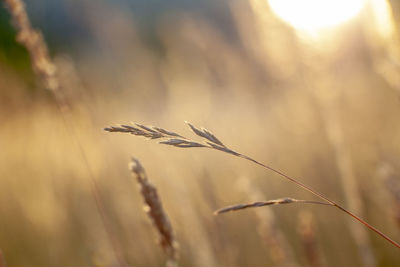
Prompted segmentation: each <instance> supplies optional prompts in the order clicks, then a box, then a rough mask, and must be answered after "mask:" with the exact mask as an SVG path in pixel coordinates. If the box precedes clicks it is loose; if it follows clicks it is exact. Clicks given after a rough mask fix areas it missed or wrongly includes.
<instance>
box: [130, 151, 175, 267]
mask: <svg viewBox="0 0 400 267" xmlns="http://www.w3.org/2000/svg"><path fill="white" fill-rule="evenodd" d="M130 170H131V171H132V173H133V175H134V176H135V177H136V180H137V182H138V184H139V186H140V193H141V194H142V197H143V200H144V202H145V204H146V210H147V213H148V215H149V217H150V219H151V221H152V223H153V225H154V227H155V228H156V230H157V232H158V233H159V237H160V245H161V247H162V248H163V250H164V252H165V254H166V255H167V256H168V263H167V265H168V266H176V261H177V258H178V243H177V242H176V241H175V235H174V232H173V229H172V226H171V223H170V221H169V219H168V216H167V214H166V212H165V211H164V208H163V206H162V202H161V199H160V197H159V196H158V193H157V189H156V187H155V186H154V185H152V184H151V183H150V182H149V180H148V178H147V175H146V172H145V170H144V168H143V166H142V165H141V164H140V162H139V161H138V160H137V159H135V158H132V161H131V163H130Z"/></svg>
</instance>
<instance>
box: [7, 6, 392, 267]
mask: <svg viewBox="0 0 400 267" xmlns="http://www.w3.org/2000/svg"><path fill="white" fill-rule="evenodd" d="M64 2H65V3H64V5H65V8H66V10H67V11H66V12H71V14H72V13H73V15H74V16H76V17H77V18H76V21H77V23H81V24H82V25H84V27H85V29H86V30H87V31H88V32H90V34H91V41H87V42H84V41H82V42H75V43H74V47H68V45H69V44H68V43H66V44H64V47H61V48H60V46H57V45H54V46H52V42H48V43H49V48H50V51H51V53H50V54H51V58H52V59H53V60H54V63H55V65H56V66H57V70H58V72H57V75H58V76H57V77H58V79H59V82H60V85H61V89H62V90H63V93H64V94H65V95H66V97H67V101H68V105H69V106H70V110H69V111H68V114H67V116H65V114H63V111H60V109H59V107H58V106H57V104H56V101H55V99H54V97H53V95H52V94H51V93H50V92H49V91H48V90H45V89H44V88H43V86H41V83H40V79H38V78H37V77H36V76H37V75H35V72H34V71H32V69H31V68H30V58H29V55H28V53H27V52H26V50H25V49H24V47H23V46H21V45H20V44H18V43H17V42H16V41H15V31H14V30H13V28H12V24H11V22H10V16H9V15H8V13H7V10H6V9H5V8H4V10H1V13H0V16H1V17H0V18H1V21H0V22H1V24H0V25H1V27H2V28H1V30H2V31H1V35H2V36H1V37H0V38H1V39H2V41H1V47H0V49H1V50H0V104H1V105H0V122H1V123H0V150H1V153H0V188H1V191H0V192H1V193H0V255H1V256H0V258H2V260H3V261H4V264H3V265H4V266H16V267H19V266H41V267H45V266H121V265H126V266H139V267H140V266H164V265H165V262H166V256H165V255H164V254H163V250H162V249H161V248H160V246H159V245H158V244H157V242H156V241H157V238H158V237H157V234H156V232H155V230H154V228H153V227H152V224H151V222H150V220H149V218H148V217H147V215H146V213H145V212H144V208H143V201H142V199H141V195H140V194H139V191H138V188H137V184H136V181H135V179H134V177H133V176H132V174H131V173H130V170H129V168H128V163H129V162H130V158H131V156H134V157H136V158H138V159H139V160H140V162H141V163H142V165H143V167H144V168H145V170H146V172H147V175H148V178H149V180H150V181H151V183H152V184H153V185H155V186H156V187H157V190H158V193H159V195H160V197H161V200H162V202H163V207H164V209H165V212H166V213H167V214H168V216H169V219H170V221H171V225H172V227H173V229H174V232H175V235H176V241H177V242H178V243H179V260H178V264H179V266H199V267H200V266H201V267H203V266H204V267H214V266H229V267H234V266H311V267H318V266H368V267H374V266H388V267H389V266H398V265H400V253H399V249H398V248H396V247H395V246H393V245H392V244H390V243H389V242H387V241H386V240H384V239H383V238H381V237H380V236H378V235H377V234H375V233H373V232H372V231H370V230H368V229H367V228H365V227H364V226H363V225H362V224H360V223H358V222H357V221H355V220H353V219H352V218H351V217H349V216H346V214H344V213H342V212H340V211H339V210H337V209H334V208H332V207H329V206H320V205H307V204H293V205H280V206H273V207H260V208H254V209H248V210H244V211H237V212H232V213H228V214H221V215H218V216H215V215H214V211H215V210H217V209H219V208H221V207H224V206H227V205H232V204H236V203H247V202H252V201H264V200H270V199H277V198H281V197H292V198H296V199H307V200H318V199H317V198H316V197H314V196H313V195H311V194H310V193H308V192H306V191H304V190H302V189H301V188H299V187H297V186H295V185H294V184H292V183H289V182H288V181H286V180H284V179H282V177H280V176H278V175H276V174H274V173H273V172H269V171H266V170H265V169H262V168H260V167H259V166H257V165H254V164H251V163H250V162H248V161H245V160H243V159H239V158H237V157H234V156H232V155H228V154H224V153H221V152H219V151H215V150H210V149H203V148H185V149H182V148H176V147H171V146H167V145H160V144H157V142H156V141H157V140H155V141H149V140H145V139H144V138H139V137H135V136H133V135H128V134H122V133H109V132H106V131H104V130H103V129H104V128H105V127H109V126H115V125H119V124H129V123H130V122H137V123H142V124H144V125H154V126H158V127H162V128H163V129H167V130H171V131H174V132H177V133H179V134H182V135H183V136H185V137H189V138H190V139H194V140H200V139H199V138H198V137H197V136H196V135H194V134H193V133H192V132H191V131H190V128H189V127H187V125H186V124H185V123H184V121H185V120H187V121H189V122H191V123H193V124H194V125H197V126H204V127H205V128H207V129H209V130H211V131H212V132H213V133H214V134H215V135H216V136H217V137H218V138H220V139H221V140H222V141H223V142H224V143H225V144H226V145H228V146H229V147H230V148H232V149H234V150H235V151H238V152H240V153H243V154H245V155H248V156H250V157H252V158H254V159H256V160H257V161H260V162H262V163H264V164H267V165H268V166H271V167H273V168H276V169H278V170H280V171H282V172H284V173H285V174H287V175H290V176H291V177H295V178H297V179H298V180H299V181H302V182H304V183H305V184H307V185H310V186H311V187H312V188H314V189H316V190H317V191H319V192H321V193H323V194H324V195H326V196H328V197H329V198H330V199H333V200H335V201H336V202H338V203H340V204H342V205H343V206H345V207H347V208H348V209H349V210H351V211H353V212H354V213H355V214H357V215H359V216H360V217H362V218H364V219H365V220H366V221H367V222H369V223H370V224H372V225H374V226H375V227H377V228H378V229H379V230H381V231H382V232H384V233H385V234H387V235H388V236H390V237H391V238H392V239H393V240H397V241H400V163H399V160H398V159H399V158H400V124H399V117H400V43H399V41H400V39H399V36H400V35H399V34H400V33H399V18H400V6H399V5H398V3H397V2H396V1H392V2H391V5H390V3H389V2H388V3H387V4H388V5H387V6H385V7H386V8H387V9H384V11H385V12H383V13H382V12H378V11H377V6H374V5H372V4H370V5H367V6H366V7H365V8H364V9H363V10H362V11H361V13H360V14H359V15H358V16H357V17H355V18H353V19H352V20H349V21H348V22H346V23H344V24H342V25H340V26H338V27H336V28H334V29H329V30H325V31H323V32H319V33H314V34H306V33H303V32H299V31H297V30H295V29H294V28H292V27H290V26H288V25H287V24H285V23H283V22H282V21H281V20H280V19H279V18H277V17H276V15H274V14H273V13H272V11H271V9H270V8H269V7H268V5H267V3H266V2H265V1H260V0H250V1H238V0H235V1H231V2H229V3H226V7H227V8H228V10H227V11H226V12H228V13H229V14H230V16H231V20H230V23H231V25H229V28H230V29H233V32H234V33H231V34H227V33H226V31H225V28H224V27H222V26H221V27H220V26H218V25H217V24H215V23H214V22H212V21H211V20H209V19H207V18H206V17H204V16H202V15H199V14H196V13H195V12H193V11H179V12H178V11H175V12H169V13H167V14H165V15H163V16H160V17H158V18H157V19H154V25H155V26H154V32H153V34H154V35H153V37H152V38H153V40H149V38H145V37H144V36H143V34H142V32H141V30H140V29H139V26H138V24H137V22H136V21H135V16H133V15H132V14H130V13H129V12H127V11H126V10H124V9H123V8H117V7H116V6H114V5H112V4H111V3H110V2H107V1H99V2H97V1H83V2H82V3H75V2H74V1H72V2H69V3H68V1H64ZM372 2H374V1H371V3H372ZM375 2H377V1H375ZM378 2H379V1H378ZM380 2H382V3H383V2H385V3H386V1H380ZM40 6H41V5H39V7H36V8H35V3H34V1H33V2H32V1H30V2H28V5H27V10H28V13H30V12H31V10H32V12H34V11H35V10H36V12H38V9H40ZM39 13H40V12H39ZM105 18H107V19H105ZM50 23H51V22H49V24H50ZM33 25H34V28H36V29H38V28H39V27H37V26H36V25H35V23H34V21H33ZM43 34H44V38H45V39H47V37H46V31H43ZM61 35H62V34H61ZM150 39H151V38H150ZM71 46H72V45H71ZM65 47H67V48H65ZM71 51H72V52H71ZM117 258H119V259H120V260H119V261H118V259H117ZM0 261H1V260H0ZM121 261H122V262H123V263H122V264H121ZM1 264H2V263H0V266H2V265H1ZM5 264H7V265H5ZM2 267H3V266H2Z"/></svg>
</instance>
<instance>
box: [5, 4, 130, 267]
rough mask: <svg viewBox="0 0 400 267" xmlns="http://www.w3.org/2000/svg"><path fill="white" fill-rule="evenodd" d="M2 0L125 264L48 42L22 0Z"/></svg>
mask: <svg viewBox="0 0 400 267" xmlns="http://www.w3.org/2000/svg"><path fill="white" fill-rule="evenodd" d="M4 2H5V4H6V6H7V8H8V10H9V12H10V15H11V18H12V21H13V24H14V27H15V29H16V31H17V38H16V39H17V41H18V42H19V43H20V44H21V45H23V46H24V47H25V48H26V49H27V51H28V53H29V55H30V58H31V62H32V67H33V69H34V71H35V73H36V75H37V76H38V77H39V78H40V82H41V83H42V84H43V86H44V87H45V88H46V89H48V90H49V91H50V92H51V93H52V94H53V96H54V98H55V100H56V103H57V105H58V108H59V110H60V112H61V115H62V117H63V120H64V123H65V125H66V130H67V131H68V132H69V134H70V135H71V136H72V138H73V139H74V140H75V141H76V142H77V145H78V147H79V153H80V155H81V157H82V160H83V161H84V164H85V166H86V168H87V171H88V173H89V176H90V179H91V190H92V195H93V198H94V200H95V203H96V208H97V210H98V212H99V215H100V217H101V220H102V224H103V226H104V229H105V232H106V235H107V237H108V241H109V243H110V246H111V247H112V250H113V251H114V254H115V260H116V262H117V263H118V265H119V266H125V265H126V263H125V261H124V259H123V257H122V256H121V253H120V251H121V250H120V249H119V246H118V242H117V241H116V239H115V237H114V235H113V234H112V232H111V229H110V226H109V225H108V223H107V221H106V218H105V212H104V208H103V204H102V201H101V197H100V192H99V188H98V185H97V182H96V180H95V178H94V174H93V171H92V169H91V167H90V164H89V161H88V158H87V155H86V152H85V149H84V148H83V145H82V142H81V141H80V139H79V137H78V134H77V133H76V125H75V121H74V119H73V118H72V116H71V112H70V110H71V106H70V104H69V103H68V102H67V99H66V97H65V94H64V92H63V90H61V86H60V82H59V79H58V77H57V70H56V67H55V65H54V63H53V62H52V60H51V58H50V56H49V53H48V47H47V44H46V42H45V40H44V39H43V36H42V34H41V33H40V31H38V30H35V29H33V28H32V26H31V23H30V20H29V17H28V14H27V12H26V9H25V5H24V2H23V1H22V0H4Z"/></svg>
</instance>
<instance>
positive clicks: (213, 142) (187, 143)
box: [105, 122, 400, 248]
mask: <svg viewBox="0 0 400 267" xmlns="http://www.w3.org/2000/svg"><path fill="white" fill-rule="evenodd" d="M186 123H187V124H188V125H189V127H190V128H191V129H192V131H193V132H194V133H195V134H196V135H198V136H200V137H202V138H205V139H207V140H208V141H209V142H206V145H201V144H199V143H197V142H195V141H192V140H188V139H186V138H184V139H185V140H182V139H170V140H167V141H162V142H160V143H161V144H166V145H172V146H176V147H181V148H190V147H206V148H211V149H215V150H219V151H222V152H225V153H228V154H231V155H234V156H236V157H240V158H243V159H246V160H248V161H251V162H253V163H255V164H257V165H259V166H261V167H263V168H264V169H267V170H270V171H272V172H274V173H276V174H278V175H279V176H281V177H283V178H285V179H287V180H289V181H290V182H292V183H294V184H296V185H297V186H299V187H301V188H303V189H304V190H306V191H308V192H310V193H312V194H313V195H315V196H317V197H319V198H320V199H322V200H324V201H325V204H326V205H330V206H334V207H336V208H338V209H339V210H341V211H342V212H344V213H346V214H347V215H349V216H351V217H353V219H355V220H357V221H358V222H360V223H362V224H363V225H364V226H365V227H367V228H369V229H370V230H372V231H374V232H375V233H377V234H378V235H380V236H381V237H382V238H384V239H386V240H387V241H388V242H390V243H391V244H392V245H394V246H396V247H397V248H400V244H399V243H397V242H396V241H394V240H393V239H391V238H390V237H389V236H387V235H385V234H384V233H382V232H381V231H379V230H378V229H377V228H375V227H374V226H372V225H370V224H369V223H367V222H366V221H364V220H363V219H361V218H360V217H358V216H357V215H355V214H354V213H353V212H351V211H349V210H348V209H346V208H344V207H343V206H341V205H339V204H337V203H336V202H335V201H333V200H330V199H329V198H327V197H326V196H325V195H323V194H321V193H320V192H318V191H316V190H314V189H313V188H311V187H310V186H308V185H306V184H304V183H302V182H300V181H299V180H297V179H295V178H293V177H290V176H289V175H287V174H285V173H283V172H281V171H279V170H277V169H274V168H272V167H270V166H268V165H266V164H263V163H261V162H259V161H257V160H255V159H253V158H251V157H249V156H246V155H243V154H240V153H238V152H235V151H234V150H232V149H229V148H228V147H226V146H225V145H223V144H222V142H221V141H219V139H217V138H216V137H215V136H214V135H213V134H211V133H210V132H209V131H207V130H199V129H198V128H196V127H194V126H193V125H192V124H190V123H188V122H186ZM118 129H119V128H118V127H111V128H105V130H106V131H110V132H127V131H126V130H125V129H122V130H121V131H119V130H118ZM163 137H165V136H163ZM321 204H322V202H321Z"/></svg>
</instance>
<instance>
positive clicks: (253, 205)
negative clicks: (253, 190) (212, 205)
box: [214, 197, 332, 215]
mask: <svg viewBox="0 0 400 267" xmlns="http://www.w3.org/2000/svg"><path fill="white" fill-rule="evenodd" d="M292 203H306V204H317V205H328V206H332V204H330V203H326V202H319V201H312V200H302V199H294V198H290V197H284V198H278V199H273V200H268V201H256V202H252V203H244V204H235V205H232V206H227V207H224V208H222V209H219V210H216V211H215V212H214V214H215V215H218V214H221V213H226V212H230V211H237V210H244V209H248V208H258V207H264V206H271V205H281V204H292Z"/></svg>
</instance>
